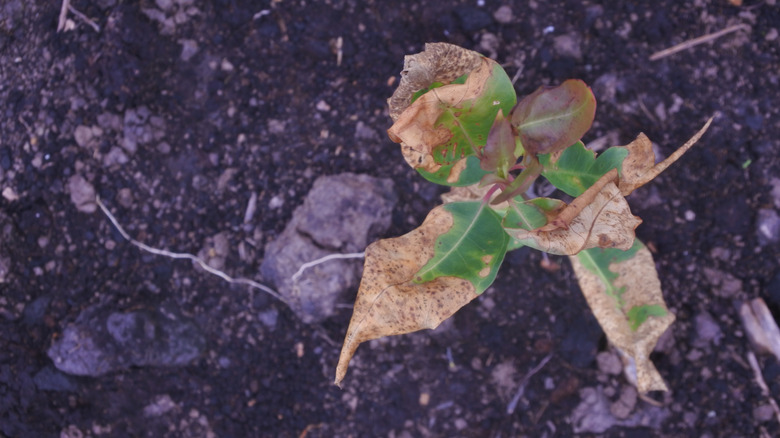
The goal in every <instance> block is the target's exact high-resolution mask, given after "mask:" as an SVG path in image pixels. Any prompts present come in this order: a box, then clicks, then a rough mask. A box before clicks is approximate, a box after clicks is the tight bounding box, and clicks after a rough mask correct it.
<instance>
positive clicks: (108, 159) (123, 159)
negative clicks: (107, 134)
mask: <svg viewBox="0 0 780 438" xmlns="http://www.w3.org/2000/svg"><path fill="white" fill-rule="evenodd" d="M128 161H130V158H128V157H127V154H125V151H124V150H122V148H120V147H118V146H114V147H112V148H111V150H110V151H108V153H107V154H106V155H104V156H103V166H105V167H111V166H115V165H122V164H127V162H128Z"/></svg>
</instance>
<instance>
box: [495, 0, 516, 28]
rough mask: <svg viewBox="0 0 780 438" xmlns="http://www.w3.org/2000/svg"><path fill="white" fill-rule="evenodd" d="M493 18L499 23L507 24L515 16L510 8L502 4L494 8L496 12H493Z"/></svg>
mask: <svg viewBox="0 0 780 438" xmlns="http://www.w3.org/2000/svg"><path fill="white" fill-rule="evenodd" d="M493 18H495V20H496V21H497V22H499V23H501V24H509V23H511V22H512V20H513V19H514V18H515V16H514V14H513V13H512V8H511V7H509V6H507V5H504V6H501V7H500V8H498V9H496V12H493Z"/></svg>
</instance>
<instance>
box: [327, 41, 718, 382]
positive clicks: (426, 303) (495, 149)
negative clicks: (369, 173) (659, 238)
mask: <svg viewBox="0 0 780 438" xmlns="http://www.w3.org/2000/svg"><path fill="white" fill-rule="evenodd" d="M388 104H389V107H390V116H391V118H392V119H393V121H394V124H393V126H392V127H391V128H390V129H389V130H388V134H389V136H390V138H391V139H392V140H393V141H394V142H397V143H400V144H401V151H402V153H403V156H404V158H405V159H406V161H407V163H408V164H409V165H410V166H412V167H413V168H414V169H416V170H417V171H418V172H419V173H420V174H421V175H422V176H423V177H424V178H425V179H427V180H429V181H431V182H433V183H436V184H442V185H445V186H450V187H452V190H451V192H450V193H449V194H447V195H445V196H443V198H444V201H445V203H444V205H441V206H438V207H436V208H434V209H433V210H432V211H431V212H430V213H429V214H428V216H427V217H426V219H425V221H424V222H423V223H422V225H421V226H420V227H419V228H417V229H415V230H413V231H411V232H410V233H408V234H405V235H403V236H401V237H397V238H393V239H384V240H379V241H377V242H374V243H372V244H371V245H369V246H368V248H367V249H366V253H365V254H366V260H365V267H364V270H363V279H362V281H361V284H360V288H359V290H358V295H357V299H356V301H355V307H354V311H353V315H352V320H351V321H350V324H349V328H348V329H347V334H346V338H345V340H344V346H343V347H342V350H341V356H340V358H339V363H338V366H337V368H336V384H340V383H341V381H342V380H343V378H344V376H345V374H346V371H347V366H348V364H349V361H350V360H351V358H352V356H353V355H354V353H355V351H356V349H357V347H358V345H359V344H360V343H362V342H365V341H368V340H371V339H376V338H379V337H383V336H389V335H397V334H403V333H409V332H413V331H417V330H421V329H424V328H435V327H437V326H438V325H439V324H440V323H441V322H442V321H444V320H445V319H447V318H449V317H450V316H452V314H453V313H455V312H456V311H457V310H458V309H460V308H461V307H462V306H464V305H465V304H466V303H468V302H470V301H471V300H473V299H474V298H476V297H477V296H479V294H481V293H482V292H484V291H485V289H487V288H488V286H490V284H491V283H493V280H494V279H495V277H496V274H497V272H498V268H499V266H500V265H501V262H502V261H503V259H504V255H505V254H506V253H507V251H511V250H514V249H517V248H520V247H522V246H529V247H532V248H535V249H538V250H541V251H544V252H548V253H551V254H559V255H568V256H569V257H570V259H571V261H572V264H573V266H574V272H575V274H576V276H577V279H578V282H579V284H580V287H581V289H582V291H583V293H584V295H585V298H586V300H587V302H588V304H589V306H590V307H591V309H592V310H593V313H594V314H595V316H596V318H597V319H598V321H599V323H600V324H601V326H602V328H603V329H604V331H605V333H606V335H607V337H608V339H609V340H610V342H611V343H612V344H613V345H615V346H616V347H617V348H618V349H619V350H620V351H622V352H623V353H624V354H625V355H626V356H628V357H630V358H631V359H632V360H633V361H634V362H635V365H636V372H637V375H636V377H637V379H636V384H637V387H638V389H639V390H640V391H641V392H643V393H644V392H647V391H651V390H666V384H665V383H664V381H663V379H662V378H661V376H660V375H659V373H658V371H657V370H656V369H655V367H654V366H653V364H652V363H651V362H650V359H649V355H650V352H651V351H652V349H653V348H654V346H655V344H656V342H657V340H658V337H659V336H660V335H661V334H663V332H664V331H665V330H666V329H667V328H668V327H669V325H671V323H672V322H673V321H674V315H672V314H671V313H670V312H669V310H668V309H667V307H666V304H665V302H664V299H663V295H662V293H661V285H660V282H659V280H658V274H657V273H656V270H655V265H654V263H653V259H652V256H651V255H650V252H649V251H648V250H647V248H646V247H645V246H644V245H643V244H642V243H641V242H640V241H639V240H638V239H636V238H635V235H634V230H635V228H636V227H637V226H638V225H639V224H640V223H641V220H640V219H639V218H637V217H635V216H634V215H632V214H631V210H630V208H629V206H628V203H627V202H626V200H625V196H628V195H629V194H630V193H631V192H632V191H634V190H635V189H636V188H638V187H641V186H642V185H644V184H646V183H648V182H649V181H651V180H652V179H653V178H655V177H656V176H657V175H658V174H659V173H661V172H662V171H663V170H664V169H666V168H667V167H668V166H669V165H670V164H672V163H673V162H674V161H676V160H677V159H678V158H679V157H680V156H681V155H682V154H683V153H684V152H685V151H686V150H688V149H689V148H690V147H691V146H692V145H693V144H694V143H695V142H696V141H697V140H698V139H699V138H700V137H701V136H702V135H703V134H704V132H705V131H706V129H707V127H708V126H709V124H710V122H711V120H712V119H710V121H708V122H707V124H706V125H705V126H704V127H703V128H702V129H701V130H700V131H699V132H698V133H697V134H696V135H695V136H694V137H693V138H692V139H691V140H689V141H688V142H687V143H686V144H685V145H683V146H682V147H680V149H678V150H677V151H676V152H675V153H674V154H672V155H671V156H670V157H669V158H667V159H666V160H664V161H663V162H661V163H659V164H655V157H654V154H653V151H652V148H651V143H650V140H649V139H648V138H647V137H646V136H645V135H644V134H640V135H639V136H638V137H637V138H636V140H634V141H633V142H631V143H630V144H628V145H626V146H614V147H611V148H609V149H607V150H606V151H604V152H603V153H602V154H600V155H598V156H596V154H595V153H594V152H593V151H590V150H588V149H587V148H585V146H584V145H583V143H582V142H581V141H580V138H582V136H583V135H584V134H585V132H586V131H587V130H588V129H589V128H590V126H591V124H592V122H593V118H594V115H595V111H596V99H595V98H594V96H593V93H592V92H591V90H590V88H588V87H587V86H586V85H585V83H584V82H582V81H579V80H567V81H565V82H563V83H562V84H560V85H558V86H556V87H541V88H539V89H538V90H537V91H535V92H534V93H532V94H530V95H529V96H526V97H525V98H523V99H522V100H520V101H519V102H517V97H516V95H515V91H514V87H513V86H512V83H511V81H510V79H509V77H508V76H507V75H506V73H505V72H504V70H503V69H502V68H501V66H499V65H498V64H497V63H496V62H495V61H493V60H491V59H488V58H485V57H483V56H481V55H480V54H478V53H476V52H472V51H469V50H465V49H462V48H460V47H457V46H453V45H450V44H444V43H434V44H427V45H426V47H425V51H424V52H422V53H419V54H416V55H412V56H407V57H406V58H405V60H404V71H403V72H402V79H401V82H400V84H399V87H398V89H397V90H396V92H395V93H394V94H393V96H392V97H391V98H390V99H389V100H388ZM540 177H542V178H546V179H547V180H548V181H549V182H550V183H551V184H552V185H553V186H555V187H556V188H558V189H559V190H560V191H562V192H564V193H566V194H568V195H569V196H571V197H573V198H574V200H573V201H571V202H569V203H568V204H567V203H566V202H564V201H563V200H560V199H555V198H548V197H536V198H532V197H531V196H529V195H528V191H529V190H528V189H529V188H531V187H532V185H533V183H534V182H535V181H536V180H537V179H538V178H540Z"/></svg>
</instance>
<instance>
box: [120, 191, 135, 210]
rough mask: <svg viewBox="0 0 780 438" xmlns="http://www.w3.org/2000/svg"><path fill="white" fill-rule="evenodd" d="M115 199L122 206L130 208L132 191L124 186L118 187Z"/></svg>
mask: <svg viewBox="0 0 780 438" xmlns="http://www.w3.org/2000/svg"><path fill="white" fill-rule="evenodd" d="M116 201H117V202H118V203H119V205H121V206H122V207H124V208H130V207H132V206H133V191H132V190H130V189H129V188H127V187H125V188H122V189H119V191H118V192H117V194H116Z"/></svg>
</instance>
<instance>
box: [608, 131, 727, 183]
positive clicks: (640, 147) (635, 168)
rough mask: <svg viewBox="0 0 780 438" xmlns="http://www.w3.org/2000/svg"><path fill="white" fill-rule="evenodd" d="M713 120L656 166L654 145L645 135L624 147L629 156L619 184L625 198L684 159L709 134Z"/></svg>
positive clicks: (640, 135) (639, 136) (624, 164)
mask: <svg viewBox="0 0 780 438" xmlns="http://www.w3.org/2000/svg"><path fill="white" fill-rule="evenodd" d="M712 119H713V118H712V117H710V119H709V120H707V123H705V124H704V126H703V127H702V128H701V129H700V130H699V132H697V133H696V134H694V136H693V137H691V139H690V140H688V141H687V142H685V144H684V145H682V146H680V147H679V148H678V149H677V150H676V151H674V153H672V155H670V156H669V157H667V158H666V159H665V160H664V161H662V162H660V163H658V164H655V154H654V153H653V145H652V143H651V142H650V139H649V138H647V136H646V135H645V134H639V135H638V136H637V138H636V139H635V140H634V141H632V142H631V143H629V144H627V145H626V146H624V147H625V148H627V149H628V156H627V157H626V159H625V160H624V161H623V169H622V172H621V175H620V183H619V184H618V186H619V187H620V192H621V193H622V194H623V196H628V195H629V194H631V192H633V191H634V190H636V189H638V188H639V187H642V186H643V185H645V184H647V183H648V182H650V181H652V180H653V178H655V177H657V176H658V175H659V174H660V173H661V172H663V171H664V170H666V169H667V168H668V167H669V166H671V165H672V164H674V162H675V161H677V160H678V159H679V158H680V157H682V155H683V154H684V153H685V152H687V151H688V149H690V148H691V147H692V146H693V145H694V144H696V142H698V141H699V139H700V138H701V137H702V135H704V133H705V132H707V129H708V128H709V127H710V123H712Z"/></svg>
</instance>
